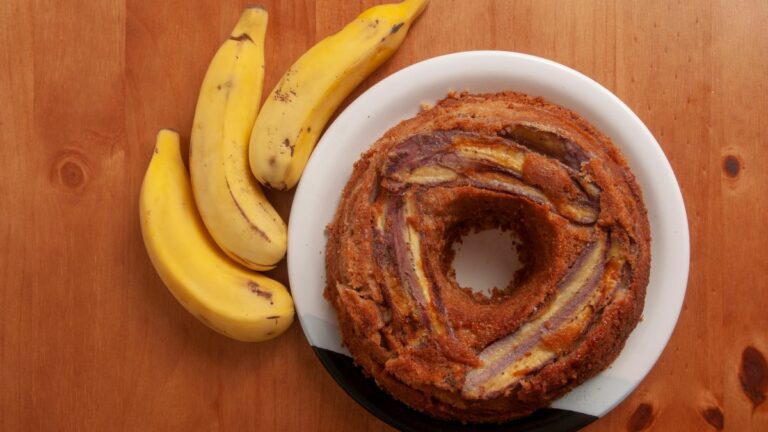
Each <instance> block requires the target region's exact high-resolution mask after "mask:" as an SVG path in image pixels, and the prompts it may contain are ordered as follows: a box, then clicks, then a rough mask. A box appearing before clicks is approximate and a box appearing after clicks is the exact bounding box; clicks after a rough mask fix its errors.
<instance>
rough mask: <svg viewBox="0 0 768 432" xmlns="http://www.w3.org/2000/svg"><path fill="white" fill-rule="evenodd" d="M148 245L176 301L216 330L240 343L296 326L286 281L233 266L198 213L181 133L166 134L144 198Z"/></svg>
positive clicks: (148, 175) (143, 221) (150, 170)
mask: <svg viewBox="0 0 768 432" xmlns="http://www.w3.org/2000/svg"><path fill="white" fill-rule="evenodd" d="M139 208H140V209H139V211H140V217H141V232H142V235H143V237H144V245H145V246H146V248H147V252H148V253H149V257H150V259H151V260H152V264H154V266H155V269H157V272H158V273H159V274H160V278H161V279H162V280H163V282H164V283H165V284H166V285H167V286H168V289H169V290H170V291H171V293H173V295H174V297H176V299H177V300H178V301H179V302H180V303H181V304H182V305H183V306H184V307H185V308H186V309H187V310H188V311H189V312H190V313H191V314H193V315H194V316H196V317H197V318H198V319H199V320H200V321H202V322H203V323H204V324H205V325H207V326H208V327H210V328H212V329H214V330H216V331H218V332H220V333H222V334H224V335H226V336H229V337H231V338H233V339H238V340H242V341H254V342H255V341H263V340H267V339H271V338H273V337H275V336H277V335H279V334H281V333H282V332H284V331H285V330H286V329H287V328H288V326H290V324H291V322H292V321H293V300H292V299H291V296H290V294H289V293H288V290H287V289H286V288H285V287H284V286H283V285H282V284H280V283H279V282H277V281H274V280H272V279H269V278H267V277H265V276H262V275H260V274H258V273H256V272H252V271H248V270H246V269H245V268H243V267H241V266H239V265H238V264H237V263H235V262H234V261H232V260H230V259H229V258H228V257H227V256H226V255H225V254H224V253H222V252H221V250H220V249H219V248H218V247H217V246H216V244H215V243H214V242H213V241H212V240H211V238H210V237H209V235H208V233H207V232H206V229H205V226H204V225H203V222H202V221H201V220H200V218H199V216H198V214H197V211H196V209H195V203H194V200H193V197H192V190H191V188H190V184H189V178H188V177H187V173H186V170H185V168H184V162H182V160H181V152H180V149H179V135H178V134H177V133H176V132H173V131H170V130H161V131H160V132H159V133H158V135H157V144H156V146H155V151H154V153H153V154H152V160H151V161H150V163H149V168H148V169H147V173H146V175H145V176H144V183H143V184H142V186H141V197H140V200H139Z"/></svg>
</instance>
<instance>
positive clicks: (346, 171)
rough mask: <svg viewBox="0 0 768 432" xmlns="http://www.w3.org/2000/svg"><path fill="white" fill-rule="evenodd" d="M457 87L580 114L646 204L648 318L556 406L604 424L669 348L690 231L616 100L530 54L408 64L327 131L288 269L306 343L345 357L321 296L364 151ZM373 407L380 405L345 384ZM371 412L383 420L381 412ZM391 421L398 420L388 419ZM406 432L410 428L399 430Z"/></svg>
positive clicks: (659, 163)
mask: <svg viewBox="0 0 768 432" xmlns="http://www.w3.org/2000/svg"><path fill="white" fill-rule="evenodd" d="M450 90H458V91H461V90H469V91H472V92H497V91H502V90H512V91H517V92H523V93H527V94H529V95H533V96H542V97H544V98H545V99H548V100H550V101H552V102H554V103H557V104H559V105H562V106H565V107H567V108H570V109H571V110H573V111H575V112H577V113H579V114H581V115H582V116H583V117H584V118H586V119H587V120H588V121H590V122H591V123H592V124H593V125H595V126H596V127H597V128H598V129H600V130H601V131H602V132H603V133H605V134H606V135H608V136H609V137H610V138H611V139H612V140H613V142H614V143H615V144H616V145H617V146H618V147H619V148H620V149H621V151H622V152H623V153H624V155H625V156H626V158H627V160H628V162H629V166H630V168H631V169H632V171H633V172H634V174H635V176H636V178H637V181H638V183H639V184H640V187H641V188H642V191H643V195H644V198H645V204H646V206H647V209H648V217H649V219H650V224H651V235H652V263H651V275H650V282H649V284H648V289H647V297H646V301H645V310H644V313H643V320H642V321H641V322H640V323H639V324H638V326H637V328H636V329H635V330H634V331H633V332H632V334H631V336H630V337H629V339H628V340H627V343H626V346H625V347H624V350H623V351H622V352H621V354H620V356H619V357H618V358H617V359H616V361H615V362H614V363H613V364H612V366H611V367H610V368H608V369H607V370H605V371H603V372H602V373H600V374H599V375H597V376H596V377H594V378H592V379H591V380H589V381H587V382H585V383H584V384H582V385H581V386H579V387H578V388H576V389H574V390H573V391H571V392H570V393H568V394H567V395H566V396H564V397H563V398H561V399H559V400H557V401H556V402H555V403H554V404H553V408H557V409H562V410H568V411H571V412H575V413H583V414H586V415H588V416H592V418H594V417H599V416H602V415H604V414H605V413H607V412H608V411H610V410H611V409H612V408H613V407H615V406H616V405H617V404H618V403H619V402H621V401H622V400H623V399H624V398H625V397H627V395H629V393H630V392H632V390H633V389H634V388H635V387H636V386H637V385H638V384H639V383H640V381H641V380H642V379H643V378H644V377H645V375H646V374H647V373H648V372H649V371H650V369H651V367H653V364H654V363H655V362H656V360H657V359H658V358H659V355H661V352H662V351H663V350H664V347H665V345H666V344H667V341H668V340H669V337H670V336H671V334H672V331H673V329H674V327H675V323H676V322H677V318H678V315H679V313H680V308H681V306H682V303H683V298H684V296H685V289H686V284H687V278H688V263H689V240H688V225H687V219H686V214H685V207H684V204H683V199H682V195H681V193H680V188H679V187H678V184H677V181H676V180H675V176H674V173H673V172H672V168H671V167H670V165H669V162H668V161H667V159H666V157H665V156H664V153H663V151H662V150H661V148H660V147H659V144H658V143H657V142H656V140H655V139H654V137H653V135H651V133H650V131H649V130H648V128H647V127H646V126H645V125H644V124H643V122H642V121H641V120H640V119H639V118H638V117H637V115H635V114H634V113H633V112H632V111H631V110H630V109H629V108H628V107H627V106H626V105H625V104H624V103H623V102H622V101H621V100H619V98H617V97H616V96H615V95H614V94H613V93H611V92H610V91H608V90H607V89H605V88H604V87H602V86H601V85H600V84H598V83H596V82H595V81H593V80H591V79H590V78H588V77H586V76H585V75H582V74H581V73H579V72H576V71H574V70H573V69H570V68H568V67H566V66H563V65H560V64H558V63H555V62H552V61H549V60H545V59H542V58H539V57H534V56H530V55H525V54H519V53H512V52H501V51H472V52H462V53H456V54H449V55H445V56H442V57H436V58H433V59H429V60H426V61H423V62H420V63H417V64H414V65H412V66H410V67H407V68H405V69H403V70H401V71H399V72H397V73H395V74H393V75H391V76H389V77H387V78H386V79H384V80H382V81H381V82H379V83H378V84H376V85H374V86H373V87H371V88H370V89H369V90H368V91H366V92H365V93H364V94H363V95H361V96H360V97H359V98H357V100H355V101H354V102H353V103H352V104H350V105H349V107H348V108H347V109H346V110H344V112H342V113H341V114H340V115H339V116H338V118H337V119H336V121H334V123H333V124H332V125H331V126H330V127H328V129H327V131H326V132H325V134H324V135H323V137H322V139H321V140H320V142H319V143H318V145H317V148H316V149H315V151H314V154H313V155H312V157H311V159H310V161H309V163H308V164H307V167H306V170H305V171H304V175H303V177H302V179H301V182H300V184H299V186H298V189H297V191H296V195H295V198H294V201H293V208H292V211H291V219H290V225H289V230H288V233H289V234H288V239H289V240H288V272H289V278H290V284H291V290H292V292H293V296H294V301H295V303H296V311H297V314H298V316H299V320H300V322H301V326H302V328H303V329H304V333H305V335H306V337H307V339H308V341H309V343H310V344H311V345H312V346H313V347H315V348H316V350H318V352H319V351H322V352H328V351H330V352H336V353H340V354H343V355H348V352H347V351H346V350H345V349H344V348H343V347H342V346H341V342H340V335H339V331H338V325H337V322H336V316H335V313H334V311H333V310H332V309H331V307H330V305H329V304H328V303H327V302H326V301H325V299H324V298H323V296H322V292H323V288H324V286H325V261H324V259H325V258H324V253H325V242H326V237H325V233H324V230H325V226H326V225H327V224H328V223H329V222H331V220H332V218H333V216H334V213H335V211H336V206H337V204H338V202H339V198H340V195H341V191H342V189H343V188H344V185H345V184H346V182H347V180H348V179H349V176H350V174H351V172H352V166H353V164H354V162H355V161H356V160H357V159H358V157H359V156H360V154H361V153H363V152H364V151H365V150H367V149H368V147H369V146H370V145H371V144H373V143H374V142H375V141H376V140H377V139H378V138H379V137H380V136H381V135H382V134H383V133H384V132H385V131H387V130H388V129H390V128H391V127H392V126H394V125H396V124H397V123H398V122H400V121H401V120H404V119H406V118H409V117H413V116H414V115H416V113H417V112H418V110H419V105H420V104H421V103H423V102H434V101H437V100H439V99H442V98H443V97H445V96H446V94H447V93H448V92H449V91H450ZM321 360H323V363H324V364H325V365H326V367H329V371H330V372H331V373H332V374H333V375H334V378H336V379H337V381H339V383H340V384H341V385H342V386H344V387H345V388H347V390H348V391H349V392H350V394H351V395H352V396H353V397H355V399H357V400H358V402H361V403H362V404H363V405H365V406H366V407H367V408H369V409H371V406H370V405H372V404H373V402H371V401H370V400H369V401H367V403H366V401H364V400H361V398H363V399H364V397H363V396H360V395H359V394H358V395H356V394H355V391H354V390H350V388H349V386H348V385H347V384H346V383H345V382H344V381H345V377H344V375H345V374H347V372H340V371H339V370H338V369H337V370H331V366H329V362H328V361H327V359H323V357H322V356H321ZM374 414H376V415H378V416H380V417H382V418H384V417H386V416H382V415H381V413H377V412H374ZM385 420H386V421H389V422H390V423H392V422H391V421H390V420H391V419H389V420H388V419H386V418H385ZM398 426H400V427H406V428H408V427H409V425H408V424H402V422H401V424H399V425H398Z"/></svg>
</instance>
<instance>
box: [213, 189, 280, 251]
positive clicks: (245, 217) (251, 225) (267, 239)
mask: <svg viewBox="0 0 768 432" xmlns="http://www.w3.org/2000/svg"><path fill="white" fill-rule="evenodd" d="M224 182H225V183H226V185H227V190H228V191H229V196H230V197H232V202H234V203H235V207H237V210H239V211H240V214H241V215H243V219H245V220H246V221H247V222H248V225H249V226H250V227H251V229H253V230H254V231H256V233H257V234H259V236H261V237H262V238H263V239H264V240H266V241H267V243H272V239H270V238H269V236H268V235H267V233H265V232H264V231H263V230H262V229H261V228H259V227H257V226H256V225H255V224H254V223H253V222H252V221H251V220H250V219H248V215H246V214H245V211H244V210H243V208H242V207H240V203H239V202H237V198H236V197H235V194H234V193H233V192H232V187H231V186H230V185H229V179H226V178H225V179H224Z"/></svg>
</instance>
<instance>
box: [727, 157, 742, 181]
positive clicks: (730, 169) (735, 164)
mask: <svg viewBox="0 0 768 432" xmlns="http://www.w3.org/2000/svg"><path fill="white" fill-rule="evenodd" d="M723 171H725V175H726V176H728V177H730V178H736V177H738V175H739V171H741V162H739V158H737V157H736V156H734V155H728V156H726V157H724V158H723Z"/></svg>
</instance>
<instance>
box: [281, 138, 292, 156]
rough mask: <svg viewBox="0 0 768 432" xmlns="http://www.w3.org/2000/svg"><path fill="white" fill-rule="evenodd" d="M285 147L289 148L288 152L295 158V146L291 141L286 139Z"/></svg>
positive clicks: (284, 141)
mask: <svg viewBox="0 0 768 432" xmlns="http://www.w3.org/2000/svg"><path fill="white" fill-rule="evenodd" d="M283 147H285V148H287V149H288V151H290V152H291V157H293V148H294V147H295V144H291V140H290V139H288V138H286V139H284V140H283Z"/></svg>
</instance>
